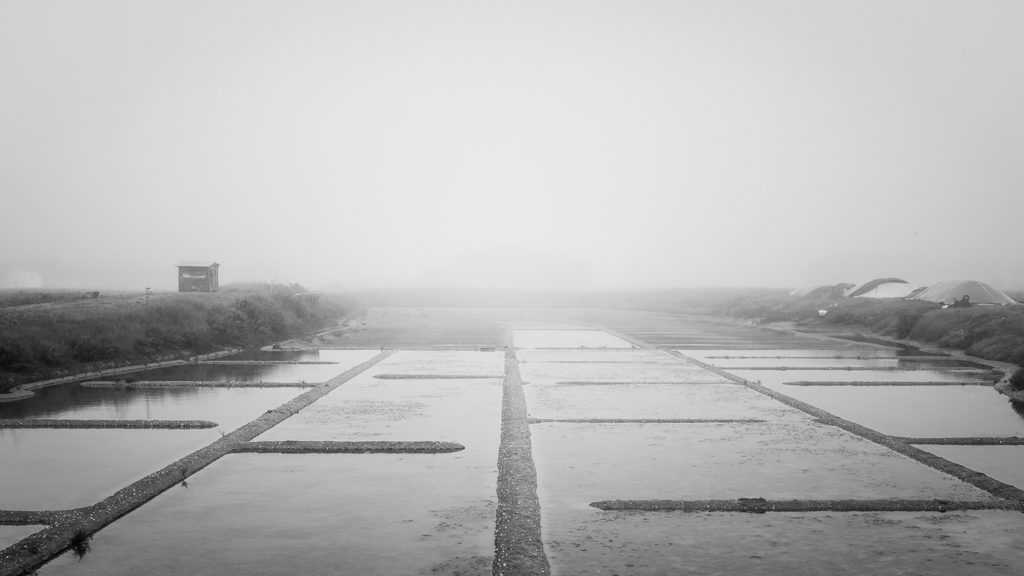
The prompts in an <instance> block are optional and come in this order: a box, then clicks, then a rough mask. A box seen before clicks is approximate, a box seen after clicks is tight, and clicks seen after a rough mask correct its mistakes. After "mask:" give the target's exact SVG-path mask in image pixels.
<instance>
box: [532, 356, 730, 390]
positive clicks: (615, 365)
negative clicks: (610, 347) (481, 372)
mask: <svg viewBox="0 0 1024 576" xmlns="http://www.w3.org/2000/svg"><path fill="white" fill-rule="evenodd" d="M519 374H520V376H521V377H522V380H523V383H524V384H531V385H532V384H553V383H556V382H580V381H586V382H591V381H592V382H680V383H693V384H701V383H704V384H707V383H723V384H726V383H728V384H732V383H731V382H730V381H729V380H728V379H726V378H723V377H722V376H719V375H717V374H714V373H712V372H708V371H707V370H705V369H703V368H700V367H698V366H693V365H690V364H686V363H685V362H682V361H676V362H675V363H667V362H652V363H636V362H621V363H620V362H603V363H598V362H589V363H570V362H559V363H556V362H529V363H525V364H522V363H521V364H520V365H519Z"/></svg>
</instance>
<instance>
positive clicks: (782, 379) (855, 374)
mask: <svg viewBox="0 0 1024 576" xmlns="http://www.w3.org/2000/svg"><path fill="white" fill-rule="evenodd" d="M727 372H729V373H730V374H732V375H734V376H738V377H740V378H743V379H745V380H749V381H751V382H761V383H762V384H764V385H765V386H774V385H778V384H785V383H787V382H878V383H880V384H884V383H886V382H917V383H927V382H940V383H949V384H970V385H978V384H986V385H987V384H988V383H991V382H992V380H991V376H992V373H990V372H983V371H978V370H814V369H806V370H747V369H743V368H735V369H729V370H727Z"/></svg>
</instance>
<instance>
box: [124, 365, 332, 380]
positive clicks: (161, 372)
mask: <svg viewBox="0 0 1024 576" xmlns="http://www.w3.org/2000/svg"><path fill="white" fill-rule="evenodd" d="M347 369H348V367H346V366H344V365H341V364H249V365H239V364H224V365H217V364H215V363H210V364H185V365H181V366H169V367H167V368H157V369H154V370H144V371H142V372H133V373H131V374H126V375H123V376H119V377H117V379H124V380H127V381H139V380H184V381H196V380H202V381H212V382H235V381H237V382H271V383H272V382H309V383H314V384H318V383H321V382H325V381H327V380H330V379H331V378H334V377H335V376H337V375H339V374H341V373H342V372H344V371H345V370H347Z"/></svg>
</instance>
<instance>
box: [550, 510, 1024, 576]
mask: <svg viewBox="0 0 1024 576" xmlns="http://www.w3.org/2000/svg"><path fill="white" fill-rule="evenodd" d="M1020 528H1021V521H1020V513H1019V512H1001V511H980V512H947V513H946V514H940V513H934V512H933V513H919V512H884V513H850V512H846V513H835V512H808V513H768V514H738V513H734V514H727V513H703V514H702V513H676V512H663V513H637V512H626V511H624V512H601V511H598V510H594V509H585V510H563V511H559V513H558V514H548V513H547V509H545V514H544V540H545V551H546V552H547V556H548V559H549V560H550V562H551V573H552V574H553V575H554V576H563V575H569V574H573V575H598V574H601V575H607V574H629V575H631V576H663V575H666V574H705V575H721V576H725V575H733V574H744V575H756V576H776V575H778V574H786V575H790V576H820V575H822V574H828V575H830V576H862V575H865V574H870V575H872V576H909V575H923V574H927V575H929V576H964V575H968V574H969V575H971V576H1011V575H1015V574H1017V573H1019V571H1020V567H1021V566H1022V565H1024V549H1022V548H1021V547H1020V546H1019V545H1018V543H1019V533H1020Z"/></svg>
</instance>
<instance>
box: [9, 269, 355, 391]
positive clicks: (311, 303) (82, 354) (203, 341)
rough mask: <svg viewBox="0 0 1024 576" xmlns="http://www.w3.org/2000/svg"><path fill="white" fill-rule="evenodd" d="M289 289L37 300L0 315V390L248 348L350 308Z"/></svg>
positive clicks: (324, 323) (333, 299) (333, 317)
mask: <svg viewBox="0 0 1024 576" xmlns="http://www.w3.org/2000/svg"><path fill="white" fill-rule="evenodd" d="M294 292H295V290H294V287H293V288H292V289H285V290H282V289H281V287H277V289H276V290H274V289H272V288H271V287H269V286H262V287H261V286H247V287H245V288H244V289H238V290H231V289H227V290H224V291H222V292H219V293H214V294H198V293H196V294H178V293H160V294H154V295H152V296H150V297H149V298H147V297H145V296H139V295H127V294H120V295H111V296H101V297H99V298H96V299H53V300H47V299H45V298H41V299H40V298H37V299H36V302H35V303H32V304H25V305H20V306H19V305H15V306H6V307H0V390H5V389H8V388H10V387H11V386H14V385H17V384H20V383H23V382H28V381H33V380H39V379H43V378H52V377H56V376H61V375H64V374H68V373H73V372H78V371H82V370H87V369H94V368H97V367H109V366H115V365H123V364H137V363H141V362H148V361H156V360H161V359H168V358H174V357H184V356H190V355H195V354H202V353H206V352H211V351H214V350H218V349H221V348H227V347H250V346H257V345H264V344H267V343H270V342H274V341H277V340H284V339H287V338H292V337H295V336H298V335H301V334H304V333H308V332H310V331H313V330H317V329H320V328H324V327H327V326H330V325H332V324H333V323H334V322H335V321H336V320H337V319H338V318H340V317H342V316H344V315H345V314H346V312H348V311H349V310H351V308H352V306H351V305H350V304H348V303H346V302H345V301H343V300H342V299H340V298H338V297H329V296H324V297H321V298H319V299H309V298H301V297H296V296H294Z"/></svg>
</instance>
